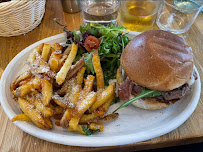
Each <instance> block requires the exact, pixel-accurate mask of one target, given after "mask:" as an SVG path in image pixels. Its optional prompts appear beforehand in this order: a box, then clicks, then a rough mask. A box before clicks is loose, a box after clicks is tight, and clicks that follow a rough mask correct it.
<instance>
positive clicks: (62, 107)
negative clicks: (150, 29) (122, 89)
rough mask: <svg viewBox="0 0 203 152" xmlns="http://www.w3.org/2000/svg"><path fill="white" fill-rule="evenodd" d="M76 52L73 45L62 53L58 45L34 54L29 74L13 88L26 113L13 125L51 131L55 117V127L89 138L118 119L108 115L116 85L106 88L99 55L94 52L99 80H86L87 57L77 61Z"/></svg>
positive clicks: (30, 61) (17, 118) (18, 80)
mask: <svg viewBox="0 0 203 152" xmlns="http://www.w3.org/2000/svg"><path fill="white" fill-rule="evenodd" d="M77 49H78V47H77V45H76V44H74V43H73V44H71V45H70V46H69V47H68V48H67V49H66V50H65V51H63V47H62V46H61V45H59V44H58V43H55V44H53V45H50V44H41V45H40V46H38V47H36V48H35V49H34V50H33V52H32V53H31V54H30V56H29V58H28V62H27V63H28V65H29V67H30V70H28V71H26V72H24V73H23V74H21V75H20V76H18V77H17V78H16V79H15V80H14V81H13V82H12V83H11V85H10V88H11V91H12V93H13V95H14V99H15V100H16V101H17V103H18V104H19V106H20V109H21V110H22V112H23V113H22V114H19V115H17V116H15V117H13V119H12V121H13V122H14V121H28V122H33V123H34V124H35V125H36V126H37V127H39V128H41V129H52V128H53V123H52V117H53V118H54V119H56V120H57V121H56V122H55V124H56V125H58V126H61V127H63V128H67V129H68V130H69V131H76V132H78V133H81V134H86V135H89V134H91V132H98V131H100V132H101V131H103V123H107V122H109V121H112V120H114V119H116V118H117V117H118V114H117V113H115V114H110V115H105V113H106V112H107V110H108V108H109V106H110V104H111V102H112V100H113V99H114V97H115V90H116V83H112V84H110V85H109V86H107V87H106V88H105V85H104V76H103V71H102V67H101V64H100V58H99V55H98V52H97V51H95V52H93V59H92V62H93V66H94V70H95V73H96V77H95V76H93V75H87V76H86V74H85V71H86V68H85V67H84V65H85V60H84V57H82V58H81V59H80V60H79V61H77V62H76V63H75V61H74V60H75V57H76V55H77ZM73 63H75V64H74V65H72V64H73ZM95 79H96V83H95ZM83 82H84V83H83ZM95 85H96V86H95ZM89 130H90V132H88V131H89ZM87 132H88V133H87Z"/></svg>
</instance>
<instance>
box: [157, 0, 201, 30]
mask: <svg viewBox="0 0 203 152" xmlns="http://www.w3.org/2000/svg"><path fill="white" fill-rule="evenodd" d="M202 8H203V6H201V5H199V4H198V3H196V2H195V1H193V0H175V1H171V0H164V1H163V4H162V6H161V7H160V9H159V11H158V16H157V20H156V22H157V25H158V27H159V28H160V29H162V30H165V31H169V32H172V33H174V34H181V33H185V32H187V31H188V30H189V29H190V27H191V25H192V24H193V22H194V21H195V19H196V17H197V16H198V14H199V12H200V11H201V9H202Z"/></svg>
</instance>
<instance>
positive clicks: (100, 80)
mask: <svg viewBox="0 0 203 152" xmlns="http://www.w3.org/2000/svg"><path fill="white" fill-rule="evenodd" d="M93 65H94V70H95V73H96V76H97V90H100V89H104V76H103V71H102V68H101V64H100V58H99V55H98V52H97V51H94V52H93Z"/></svg>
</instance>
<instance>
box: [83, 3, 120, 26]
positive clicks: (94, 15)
mask: <svg viewBox="0 0 203 152" xmlns="http://www.w3.org/2000/svg"><path fill="white" fill-rule="evenodd" d="M80 4H81V8H82V14H83V19H84V22H85V23H86V24H88V23H100V24H103V25H108V24H110V23H111V22H112V23H113V24H116V23H117V17H118V8H119V6H120V0H81V2H80Z"/></svg>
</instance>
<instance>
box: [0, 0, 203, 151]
mask: <svg viewBox="0 0 203 152" xmlns="http://www.w3.org/2000/svg"><path fill="white" fill-rule="evenodd" d="M55 17H57V18H60V19H61V22H62V23H64V24H66V25H67V27H68V29H69V30H73V29H78V28H79V26H80V25H81V24H83V19H82V15H81V13H80V12H79V13H76V14H68V13H63V11H62V7H61V4H60V1H54V0H49V1H47V4H46V12H45V16H44V18H43V20H42V23H41V24H40V25H39V26H38V27H37V28H36V29H34V30H33V31H31V32H29V33H27V34H25V35H21V36H17V37H9V38H5V37H0V46H1V55H0V67H1V68H3V69H5V68H6V66H7V64H8V63H9V62H10V61H11V60H12V58H13V57H15V55H17V54H18V53H19V52H20V51H21V50H23V49H24V48H26V47H28V46H29V45H31V44H33V43H35V42H37V41H39V40H41V39H44V38H46V37H49V36H53V35H55V34H59V33H62V32H63V31H62V30H61V28H60V27H59V26H58V25H57V24H55V23H54V22H53V21H52V20H53V18H55ZM154 28H155V29H156V28H157V27H154ZM181 36H182V37H183V38H184V39H185V40H186V41H187V42H188V43H189V45H190V46H191V47H192V48H193V51H194V54H195V57H197V58H198V61H197V60H196V59H195V60H196V66H197V68H198V71H199V73H200V75H201V79H202V80H203V71H202V70H203V69H202V67H201V66H200V65H202V66H203V13H200V14H199V16H198V17H197V19H196V21H195V22H194V24H193V25H192V27H191V29H190V30H189V31H188V32H187V33H185V34H182V35H181ZM198 63H200V64H198ZM8 85H9V84H8ZM0 116H1V117H0V126H1V127H0V151H12V152H15V151H16V152H17V151H22V152H24V151H33V152H34V151H36V152H39V151H49V152H55V151H59V152H60V151H104V150H105V151H112V150H114V151H124V150H125V151H136V150H144V149H153V148H160V147H168V146H175V145H184V144H189V143H195V142H203V119H202V118H203V94H201V98H200V100H199V103H198V105H197V108H196V109H195V111H194V113H193V114H192V115H191V116H190V118H189V119H188V120H187V121H186V122H185V123H184V124H182V125H181V126H180V127H178V128H177V129H175V130H174V131H172V132H170V133H168V134H166V135H163V136H160V137H157V138H154V139H151V140H148V141H144V142H140V143H134V144H128V145H123V146H116V147H96V148H93V147H74V146H65V145H60V144H55V143H51V142H48V141H44V140H41V139H38V138H36V137H33V136H31V135H29V134H27V133H25V132H23V131H22V130H20V129H19V128H17V127H16V126H15V125H14V124H13V123H12V122H11V121H10V120H9V119H8V117H7V116H6V114H5V113H4V111H3V109H2V107H1V106H0Z"/></svg>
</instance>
